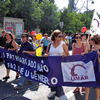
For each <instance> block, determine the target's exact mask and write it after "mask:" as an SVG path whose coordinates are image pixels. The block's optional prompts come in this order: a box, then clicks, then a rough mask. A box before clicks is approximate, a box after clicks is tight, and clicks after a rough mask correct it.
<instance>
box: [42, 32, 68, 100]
mask: <svg viewBox="0 0 100 100" xmlns="http://www.w3.org/2000/svg"><path fill="white" fill-rule="evenodd" d="M51 40H52V43H51V45H50V44H49V45H48V47H47V50H46V54H44V57H47V56H66V55H69V52H68V47H67V46H66V44H65V43H64V42H63V41H62V32H61V31H60V30H55V31H54V32H53V33H52V34H51ZM64 54H66V55H64ZM55 67H56V68H57V66H55ZM50 88H51V92H50V93H49V95H48V98H50V97H52V96H53V95H56V96H55V99H54V100H58V99H61V95H63V94H64V92H63V88H62V87H61V86H55V87H50ZM61 93H62V94H61Z"/></svg>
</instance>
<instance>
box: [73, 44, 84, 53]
mask: <svg viewBox="0 0 100 100" xmlns="http://www.w3.org/2000/svg"><path fill="white" fill-rule="evenodd" d="M83 52H84V43H82V46H81V47H80V48H77V47H75V44H74V50H73V55H78V54H81V53H83Z"/></svg>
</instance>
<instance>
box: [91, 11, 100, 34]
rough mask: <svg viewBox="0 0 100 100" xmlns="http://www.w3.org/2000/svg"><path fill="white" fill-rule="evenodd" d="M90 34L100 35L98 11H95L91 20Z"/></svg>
mask: <svg viewBox="0 0 100 100" xmlns="http://www.w3.org/2000/svg"><path fill="white" fill-rule="evenodd" d="M90 34H91V36H93V35H96V34H98V35H100V19H99V16H98V14H97V13H96V11H94V14H93V18H92V22H91V28H90Z"/></svg>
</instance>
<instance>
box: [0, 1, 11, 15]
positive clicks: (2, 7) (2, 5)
mask: <svg viewBox="0 0 100 100" xmlns="http://www.w3.org/2000/svg"><path fill="white" fill-rule="evenodd" d="M10 4H11V2H10V0H6V1H5V0H0V17H4V16H6V14H7V13H8V12H9V9H10V8H9V7H8V6H9V5H10Z"/></svg>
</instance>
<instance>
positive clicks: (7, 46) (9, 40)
mask: <svg viewBox="0 0 100 100" xmlns="http://www.w3.org/2000/svg"><path fill="white" fill-rule="evenodd" d="M6 39H7V41H6V44H5V49H8V50H11V51H15V50H17V48H18V46H17V43H16V42H15V40H14V39H13V34H12V33H10V32H8V33H6ZM6 71H7V75H6V76H5V77H3V79H6V80H7V79H9V78H10V76H9V73H10V69H7V70H6ZM18 77H19V73H18V72H16V79H17V78H18Z"/></svg>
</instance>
